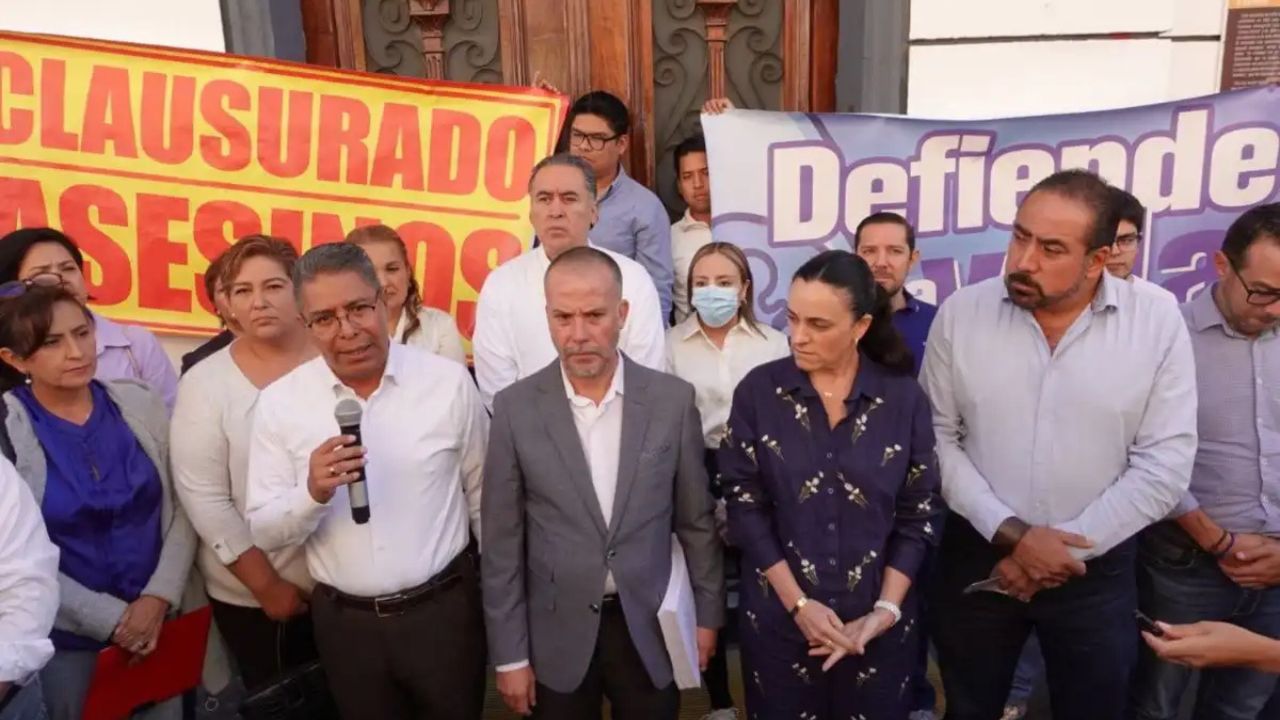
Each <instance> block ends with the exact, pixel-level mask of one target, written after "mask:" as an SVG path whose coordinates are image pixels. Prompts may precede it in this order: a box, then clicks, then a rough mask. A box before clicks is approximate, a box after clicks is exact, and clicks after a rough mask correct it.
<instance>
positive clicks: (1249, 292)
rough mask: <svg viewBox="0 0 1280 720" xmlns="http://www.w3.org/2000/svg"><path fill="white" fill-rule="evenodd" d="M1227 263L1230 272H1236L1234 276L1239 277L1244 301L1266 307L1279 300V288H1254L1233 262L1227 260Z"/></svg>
mask: <svg viewBox="0 0 1280 720" xmlns="http://www.w3.org/2000/svg"><path fill="white" fill-rule="evenodd" d="M1227 264H1228V265H1230V266H1231V272H1233V273H1235V274H1236V277H1237V278H1239V279H1240V285H1241V286H1242V287H1244V301H1245V302H1246V303H1248V304H1250V305H1253V306H1255V307H1266V306H1268V305H1271V304H1274V303H1277V302H1280V290H1254V289H1252V288H1250V287H1249V281H1248V280H1245V279H1244V276H1243V275H1241V274H1240V270H1239V268H1237V267H1236V264H1235V263H1233V262H1231V261H1230V260H1228V261H1227Z"/></svg>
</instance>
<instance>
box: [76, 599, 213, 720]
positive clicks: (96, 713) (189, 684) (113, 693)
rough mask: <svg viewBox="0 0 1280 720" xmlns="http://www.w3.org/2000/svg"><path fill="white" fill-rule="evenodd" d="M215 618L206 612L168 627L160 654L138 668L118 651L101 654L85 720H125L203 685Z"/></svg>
mask: <svg viewBox="0 0 1280 720" xmlns="http://www.w3.org/2000/svg"><path fill="white" fill-rule="evenodd" d="M211 618H212V612H211V610H210V609H209V608H208V607H207V606H206V607H203V608H200V609H199V610H196V611H195V612H190V613H187V614H186V615H182V616H180V617H177V618H174V619H173V620H169V621H167V622H165V624H164V627H163V628H161V630H160V642H159V643H157V644H156V649H155V651H153V652H152V653H151V654H150V655H148V656H147V657H145V658H143V660H142V661H141V662H139V663H138V664H136V665H130V664H129V661H130V660H131V659H132V657H133V655H132V654H130V653H129V652H127V651H125V650H123V649H121V648H120V647H118V646H116V645H112V646H111V647H109V648H107V649H105V650H103V651H102V652H100V653H98V664H97V666H96V667H94V670H93V682H92V683H91V684H90V685H89V695H88V696H87V697H86V698H85V702H84V714H83V715H82V716H81V718H82V720H124V719H125V718H128V717H129V716H130V715H131V714H133V712H134V710H136V709H138V708H140V707H142V706H143V705H147V704H149V703H157V702H161V701H163V700H168V699H169V698H172V697H177V696H178V695H181V694H182V693H184V692H186V691H188V690H190V689H192V688H194V687H195V686H196V685H198V684H200V674H201V672H203V671H204V653H205V646H206V645H207V644H208V641H209V622H210V619H211Z"/></svg>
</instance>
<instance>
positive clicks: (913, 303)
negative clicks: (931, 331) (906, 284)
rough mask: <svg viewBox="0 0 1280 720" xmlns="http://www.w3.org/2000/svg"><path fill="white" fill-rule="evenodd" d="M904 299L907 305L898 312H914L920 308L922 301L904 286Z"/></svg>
mask: <svg viewBox="0 0 1280 720" xmlns="http://www.w3.org/2000/svg"><path fill="white" fill-rule="evenodd" d="M902 299H903V300H905V301H906V303H907V304H906V305H904V306H903V307H902V309H901V310H899V311H898V312H906V313H913V312H916V311H917V310H919V309H920V301H919V300H917V299H916V298H915V296H914V295H912V294H911V293H909V292H907V289H906V288H902Z"/></svg>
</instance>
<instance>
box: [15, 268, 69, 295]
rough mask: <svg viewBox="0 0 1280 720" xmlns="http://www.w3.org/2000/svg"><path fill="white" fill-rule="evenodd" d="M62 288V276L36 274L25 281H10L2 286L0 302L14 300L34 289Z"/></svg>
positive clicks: (56, 274)
mask: <svg viewBox="0 0 1280 720" xmlns="http://www.w3.org/2000/svg"><path fill="white" fill-rule="evenodd" d="M61 286H62V276H61V275H59V274H58V273H49V272H45V273H36V274H35V275H32V276H31V277H29V278H27V279H25V280H10V281H9V282H7V283H4V284H3V285H0V300H12V299H13V298H16V297H20V296H22V295H24V294H25V293H26V292H27V291H28V290H30V289H31V288H33V287H44V288H53V287H61Z"/></svg>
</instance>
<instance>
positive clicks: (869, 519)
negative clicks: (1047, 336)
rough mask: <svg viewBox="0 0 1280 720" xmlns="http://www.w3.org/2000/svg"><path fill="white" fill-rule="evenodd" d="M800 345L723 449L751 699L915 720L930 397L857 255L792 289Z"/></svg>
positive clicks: (782, 711) (757, 390) (742, 409)
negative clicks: (914, 589) (911, 691)
mask: <svg viewBox="0 0 1280 720" xmlns="http://www.w3.org/2000/svg"><path fill="white" fill-rule="evenodd" d="M787 317H788V322H789V324H790V329H791V348H792V355H791V357H788V358H784V359H782V360H777V361H774V362H771V363H768V364H765V365H762V366H760V367H758V368H756V369H755V370H753V371H751V372H750V373H748V375H747V376H746V378H745V379H743V381H742V383H741V384H739V385H738V388H737V390H736V391H735V393H734V397H733V410H732V413H731V414H730V417H729V426H728V431H727V433H726V435H725V439H724V443H723V444H722V445H721V449H720V452H719V457H718V459H719V464H720V473H721V482H722V483H723V486H724V488H725V496H726V500H727V502H728V516H729V536H730V539H731V541H732V542H733V543H734V544H735V545H736V546H737V547H738V548H739V549H740V550H741V552H742V567H743V576H744V577H746V578H749V579H750V580H751V582H750V587H748V588H744V590H743V592H742V601H741V606H740V612H741V613H742V615H743V616H744V618H745V620H746V622H744V623H741V627H742V660H743V673H744V676H745V679H746V690H747V711H748V713H749V714H751V715H753V716H758V717H768V718H774V717H809V716H812V717H856V716H858V715H865V716H866V717H881V718H905V717H906V716H907V710H908V707H907V699H906V695H907V694H906V693H905V690H904V688H905V684H906V683H907V681H908V677H909V675H910V672H911V670H912V668H913V665H914V662H915V659H916V646H915V644H914V643H908V642H907V639H908V638H907V636H908V635H910V634H911V633H914V632H916V618H915V614H916V613H915V605H916V603H915V599H914V596H913V595H912V594H911V593H910V590H911V586H912V582H913V580H914V578H915V575H916V572H917V570H918V568H919V566H920V562H921V560H922V559H923V558H924V555H925V551H926V549H927V547H928V546H929V545H930V544H931V543H933V542H934V539H935V538H936V536H937V528H936V526H935V524H934V523H935V520H934V517H935V515H937V514H938V513H939V512H940V510H941V507H940V505H941V502H940V500H939V498H938V486H939V476H938V468H937V466H936V463H935V461H934V456H933V447H934V441H933V424H932V417H931V412H930V408H929V401H928V400H927V398H926V397H925V396H924V393H923V391H922V390H921V389H920V386H919V385H917V384H916V381H915V379H914V378H913V377H912V376H911V369H912V359H911V354H910V352H909V351H908V350H907V349H906V347H905V346H904V345H903V343H902V339H901V338H899V337H898V335H897V332H896V331H895V330H894V329H893V325H892V321H891V319H890V310H889V303H888V298H887V297H886V296H885V294H884V291H883V290H881V289H880V288H879V286H878V285H877V284H876V282H875V279H874V277H873V276H872V274H871V269H870V268H869V267H867V264H866V262H864V261H863V260H862V259H861V258H859V257H857V256H855V255H852V254H850V253H848V252H844V251H841V250H833V251H829V252H824V253H822V254H820V255H818V256H816V257H814V258H813V259H812V260H810V261H809V262H807V263H805V265H804V266H802V267H801V268H800V269H799V270H798V271H797V272H796V275H795V278H794V280H793V281H792V283H791V290H790V294H789V296H788V311H787Z"/></svg>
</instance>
